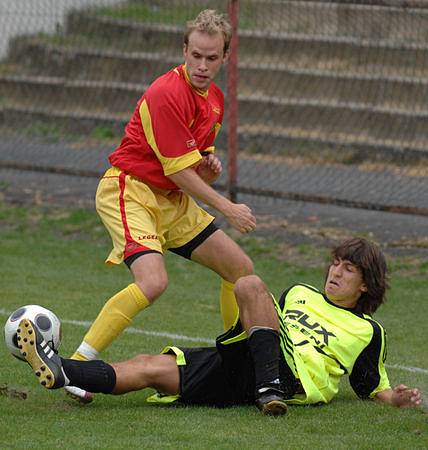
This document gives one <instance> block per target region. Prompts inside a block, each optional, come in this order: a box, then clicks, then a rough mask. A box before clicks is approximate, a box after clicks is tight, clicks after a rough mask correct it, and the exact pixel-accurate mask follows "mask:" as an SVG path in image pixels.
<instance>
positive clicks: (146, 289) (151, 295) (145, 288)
mask: <svg viewBox="0 0 428 450" xmlns="http://www.w3.org/2000/svg"><path fill="white" fill-rule="evenodd" d="M134 280H135V284H136V285H137V286H138V287H139V288H140V289H141V291H142V292H143V293H144V295H145V296H146V297H147V300H149V302H150V303H153V302H154V301H155V300H156V299H157V298H159V297H160V296H161V295H162V294H163V293H164V292H165V290H166V288H167V287H168V276H167V274H166V272H164V273H162V274H156V275H154V276H153V277H150V278H149V277H144V278H141V277H135V279H134Z"/></svg>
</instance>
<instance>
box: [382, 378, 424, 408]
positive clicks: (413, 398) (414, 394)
mask: <svg viewBox="0 0 428 450" xmlns="http://www.w3.org/2000/svg"><path fill="white" fill-rule="evenodd" d="M374 399H375V400H376V401H379V402H381V403H386V404H388V405H391V406H397V407H399V408H415V407H417V406H420V405H421V404H422V396H421V392H420V390H419V389H417V388H409V387H407V386H405V385H404V384H400V385H398V386H396V387H395V388H393V389H385V390H384V391H380V392H378V393H377V394H376V395H375V397H374Z"/></svg>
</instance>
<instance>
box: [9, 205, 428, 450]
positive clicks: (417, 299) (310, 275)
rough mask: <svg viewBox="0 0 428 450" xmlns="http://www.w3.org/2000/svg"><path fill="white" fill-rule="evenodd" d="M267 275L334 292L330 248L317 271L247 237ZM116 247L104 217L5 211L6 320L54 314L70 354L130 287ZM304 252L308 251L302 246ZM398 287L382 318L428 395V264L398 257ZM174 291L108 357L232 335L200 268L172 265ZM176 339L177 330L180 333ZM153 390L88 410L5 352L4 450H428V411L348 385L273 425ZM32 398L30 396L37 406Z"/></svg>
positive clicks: (398, 354)
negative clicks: (155, 399) (35, 311)
mask: <svg viewBox="0 0 428 450" xmlns="http://www.w3.org/2000/svg"><path fill="white" fill-rule="evenodd" d="M240 243H241V244H242V245H243V247H244V248H245V250H246V251H247V252H248V253H249V254H250V255H251V256H252V257H253V259H254V261H255V265H256V270H257V272H258V273H259V274H260V275H261V276H262V277H263V278H264V279H265V281H266V282H267V283H268V285H269V286H270V288H271V290H272V291H273V292H274V293H275V294H277V295H279V294H280V293H281V291H282V290H283V289H284V288H286V287H287V286H288V285H289V284H290V283H292V282H295V281H305V282H308V283H312V284H314V285H316V286H321V285H322V279H323V273H324V268H323V264H322V263H321V260H320V258H319V255H320V254H321V255H323V254H325V255H327V252H326V251H325V250H324V249H315V248H309V249H308V248H307V247H305V249H304V251H305V255H304V257H305V258H306V259H308V260H310V259H311V255H312V254H313V256H314V259H315V260H316V261H317V263H316V264H315V265H312V266H311V267H305V266H304V265H301V264H297V263H296V261H295V259H294V258H290V257H289V255H288V254H287V253H285V254H284V253H283V252H282V251H280V249H281V246H280V243H279V242H276V241H272V240H268V239H255V238H245V239H242V240H240ZM109 247H110V243H109V240H108V238H107V236H106V232H105V230H104V228H103V227H102V225H101V224H100V223H99V221H98V219H97V217H96V215H95V213H94V212H92V211H86V210H66V209H60V210H58V209H55V210H53V209H50V210H44V209H42V208H18V207H13V206H11V205H5V204H1V203H0V268H1V272H0V273H1V279H2V283H1V285H2V295H1V304H0V317H1V318H2V320H3V322H4V321H5V320H6V318H7V315H8V314H9V313H10V312H11V311H12V310H14V309H16V308H17V307H18V306H21V305H24V304H29V303H36V304H41V305H44V306H46V307H48V308H51V309H52V310H53V311H55V312H56V313H57V315H58V316H59V317H60V318H61V319H62V321H63V344H62V353H63V354H64V355H69V354H70V353H71V352H72V351H73V350H74V349H75V347H76V346H77V345H78V344H79V343H80V340H81V338H82V337H83V334H84V332H85V329H86V328H87V326H88V324H89V322H90V321H91V320H93V318H94V317H95V316H96V314H97V312H98V311H99V309H100V308H101V306H102V305H103V303H104V301H105V300H106V299H107V298H108V297H109V296H110V295H111V294H113V293H114V292H116V291H117V290H119V289H121V288H122V287H123V286H125V285H126V284H127V283H129V282H130V277H129V274H128V272H127V269H126V268H125V267H118V268H106V267H105V266H104V265H103V260H104V257H105V256H106V254H107V251H108V250H109ZM297 252H298V250H297ZM390 263H391V267H392V280H393V282H392V290H391V292H390V295H389V302H388V303H387V304H386V305H385V306H384V307H383V309H381V311H380V312H379V314H378V315H377V316H376V318H377V319H379V320H380V321H381V322H382V323H383V324H384V325H385V327H386V329H387V332H388V344H389V351H388V360H387V362H388V367H389V369H388V370H389V376H390V379H391V383H392V384H394V385H395V384H398V383H400V382H403V383H406V384H409V385H415V386H418V387H420V388H421V389H423V391H424V392H425V393H426V392H428V353H427V351H426V339H427V334H426V332H427V328H426V319H427V317H428V314H427V313H428V307H427V301H426V291H427V287H428V281H427V277H426V273H427V261H421V260H415V259H411V258H409V259H405V260H403V259H402V260H397V259H390ZM167 265H168V270H169V277H170V286H169V288H168V290H167V292H166V293H165V294H164V296H163V298H162V299H160V300H159V301H158V302H157V303H156V304H155V305H154V306H153V307H152V308H150V309H149V310H147V311H146V312H144V313H143V314H141V316H140V317H138V318H137V319H136V320H135V322H134V323H133V326H132V329H131V330H130V331H128V332H125V333H124V334H123V335H122V336H121V337H120V338H119V339H118V340H117V341H116V342H115V343H114V344H113V345H112V346H111V347H110V348H109V349H108V350H107V351H106V352H105V353H104V354H103V357H104V359H106V360H110V361H111V360H120V359H125V358H127V357H129V356H132V355H133V354H135V353H138V352H155V353H157V352H159V351H160V350H161V349H162V348H163V347H164V346H166V345H168V344H180V345H206V344H208V343H209V342H210V341H211V340H212V339H213V338H214V337H215V336H216V334H218V333H219V332H220V331H221V322H220V318H219V312H218V287H219V283H218V279H217V278H216V276H214V275H213V274H211V273H209V272H208V271H207V270H204V269H202V268H200V267H198V266H197V265H196V264H192V263H189V262H188V261H183V260H182V259H180V258H178V257H176V256H174V255H171V256H168V257H167ZM171 334H176V335H177V336H176V337H172V336H171ZM150 392H151V391H149V390H147V391H143V392H138V393H133V394H128V395H126V396H123V397H113V396H102V395H99V396H98V397H97V398H96V401H95V402H94V403H93V404H91V405H89V406H86V407H80V406H78V405H75V404H74V403H72V402H71V401H69V400H68V399H66V398H65V396H64V393H63V392H62V391H52V392H51V391H45V390H43V389H42V388H41V387H40V386H39V385H38V383H37V380H36V377H35V376H34V375H33V374H32V373H31V372H30V370H29V368H28V367H27V365H26V364H24V363H22V362H19V361H17V360H15V359H14V358H13V357H11V356H10V355H9V354H8V352H7V350H6V348H5V346H4V345H1V346H0V394H3V395H0V417H1V420H0V448H1V449H11V448H41V449H51V448H52V449H53V448H102V449H107V448H126V447H129V448H150V449H154V448H156V449H157V448H159V449H160V448H162V449H164V448H174V449H176V448H184V449H208V448H210V449H235V448H236V449H238V448H239V449H253V448H263V447H266V448H275V449H277V448H278V449H279V448H290V449H300V448H302V449H303V448H313V449H317V448H333V449H352V448H355V449H381V448H382V449H404V448H408V449H423V448H424V449H426V448H428V436H427V413H426V409H420V410H399V409H396V408H391V407H387V406H383V405H377V404H375V403H373V402H363V401H359V400H357V399H356V397H355V396H354V394H353V392H352V391H351V389H350V388H349V386H348V383H347V380H344V382H343V383H342V390H341V393H340V395H339V396H338V397H337V398H336V399H335V400H334V401H333V402H332V404H330V405H328V406H322V407H291V408H290V411H289V414H288V415H287V416H286V417H282V418H279V419H275V418H265V417H262V416H261V415H260V414H259V412H258V411H257V410H256V408H255V407H237V408H229V409H213V408H197V407H187V408H184V407H158V406H152V405H149V404H146V403H145V401H144V400H145V398H146V397H147V395H148V394H149V393H150ZM23 397H26V398H25V399H24V398H23Z"/></svg>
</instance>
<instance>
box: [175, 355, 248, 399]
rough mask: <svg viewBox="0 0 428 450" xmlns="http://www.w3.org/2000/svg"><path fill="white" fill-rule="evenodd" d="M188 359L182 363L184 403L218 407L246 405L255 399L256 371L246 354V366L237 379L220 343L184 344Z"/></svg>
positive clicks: (181, 397) (243, 362)
mask: <svg viewBox="0 0 428 450" xmlns="http://www.w3.org/2000/svg"><path fill="white" fill-rule="evenodd" d="M180 350H182V351H183V353H184V357H185V359H186V364H185V365H180V366H178V367H179V370H180V399H179V402H180V403H184V404H189V405H190V404H191V405H209V406H217V407H225V406H233V405H242V404H246V403H252V402H253V401H254V390H255V382H254V371H253V368H252V365H251V363H250V360H249V359H247V358H246V357H245V355H242V356H243V357H242V358H240V359H241V362H242V366H241V368H240V370H239V373H235V374H234V375H235V379H233V378H231V373H230V370H228V369H227V368H226V367H225V364H224V361H223V360H222V358H221V356H220V353H219V351H218V350H217V348H216V347H201V348H181V349H180Z"/></svg>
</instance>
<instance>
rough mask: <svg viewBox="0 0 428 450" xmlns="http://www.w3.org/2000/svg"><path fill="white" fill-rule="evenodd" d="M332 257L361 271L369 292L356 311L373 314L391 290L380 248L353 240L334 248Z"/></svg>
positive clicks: (360, 299)
mask: <svg viewBox="0 0 428 450" xmlns="http://www.w3.org/2000/svg"><path fill="white" fill-rule="evenodd" d="M331 256H332V258H333V259H336V258H340V259H345V260H348V261H350V262H351V263H352V264H354V265H355V266H356V267H358V268H359V269H360V270H361V273H362V277H363V281H364V284H365V285H366V287H367V292H363V293H362V294H361V296H360V298H359V299H358V302H357V306H356V310H357V311H358V312H362V313H365V314H373V313H374V312H375V311H376V310H377V309H378V308H379V306H380V305H381V304H382V303H384V302H385V300H386V297H385V292H386V290H387V289H388V288H389V284H388V275H387V271H388V268H387V265H386V260H385V256H384V254H383V253H382V251H381V250H380V248H379V247H378V246H377V245H376V244H374V243H373V242H370V241H368V240H366V239H364V238H352V239H348V240H346V241H344V242H342V243H341V244H339V245H338V246H337V247H336V248H334V249H333V251H332V254H331Z"/></svg>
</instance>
